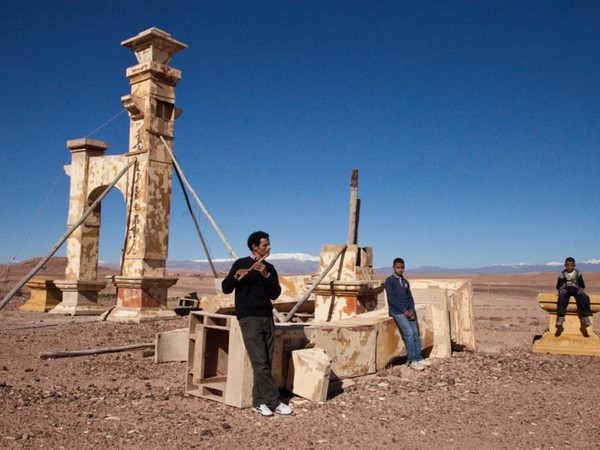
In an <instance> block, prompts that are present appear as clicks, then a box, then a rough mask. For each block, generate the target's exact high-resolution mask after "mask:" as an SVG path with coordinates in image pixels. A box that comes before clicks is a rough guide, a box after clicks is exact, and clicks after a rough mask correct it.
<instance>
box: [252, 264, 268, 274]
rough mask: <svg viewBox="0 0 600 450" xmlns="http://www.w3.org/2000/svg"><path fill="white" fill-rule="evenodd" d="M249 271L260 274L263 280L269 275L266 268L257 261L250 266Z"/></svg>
mask: <svg viewBox="0 0 600 450" xmlns="http://www.w3.org/2000/svg"><path fill="white" fill-rule="evenodd" d="M251 269H252V270H256V271H257V272H260V274H261V275H262V276H263V277H265V278H266V277H267V275H269V272H268V271H267V266H266V265H265V264H263V263H261V262H258V261H257V262H255V263H254V264H252V267H251Z"/></svg>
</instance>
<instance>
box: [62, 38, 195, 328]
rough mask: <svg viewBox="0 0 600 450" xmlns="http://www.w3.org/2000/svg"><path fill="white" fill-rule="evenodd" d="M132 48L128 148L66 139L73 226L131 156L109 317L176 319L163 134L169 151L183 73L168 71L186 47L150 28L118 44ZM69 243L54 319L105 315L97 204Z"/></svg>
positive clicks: (124, 180) (120, 187) (168, 168)
mask: <svg viewBox="0 0 600 450" xmlns="http://www.w3.org/2000/svg"><path fill="white" fill-rule="evenodd" d="M121 44H122V45H123V46H125V47H127V48H129V49H131V50H132V51H133V53H134V54H135V56H136V59H137V61H138V64H137V65H135V66H133V67H130V68H128V69H127V77H128V78H129V81H130V85H131V94H129V95H126V96H124V97H122V98H121V101H122V103H123V106H124V107H125V109H126V110H127V112H128V113H129V117H130V131H129V146H128V151H127V153H125V154H122V155H115V156H112V155H111V156H105V155H104V152H105V151H106V149H107V148H108V144H107V143H105V142H102V141H96V140H93V139H87V138H83V139H75V140H70V141H68V142H67V146H68V148H69V149H70V150H71V155H72V156H71V164H70V165H68V166H66V167H65V171H66V172H67V174H68V175H69V176H70V177H71V190H70V197H69V217H68V221H67V224H68V225H69V226H71V225H73V224H75V223H76V222H77V221H78V220H79V219H80V217H81V215H82V213H83V212H84V211H85V210H86V209H87V207H88V206H89V205H90V204H91V203H92V202H93V201H94V200H95V199H96V198H98V196H99V195H100V194H101V193H102V192H104V190H105V189H106V188H107V186H108V185H109V184H110V183H111V182H112V181H113V180H114V178H115V176H116V175H117V174H118V173H119V172H120V171H121V170H122V169H123V168H125V167H126V166H127V164H129V163H130V162H131V160H132V158H133V159H135V161H136V163H135V164H134V165H133V166H132V167H131V168H130V169H129V171H128V172H127V174H126V176H124V177H123V178H121V180H119V182H118V183H117V185H116V187H117V189H118V190H119V191H120V192H121V193H122V194H123V196H124V199H125V204H126V208H127V219H126V230H125V244H124V248H123V255H122V259H121V271H120V275H119V276H115V277H113V279H112V281H113V283H114V285H115V286H116V288H117V305H116V307H115V308H114V309H113V310H112V311H111V312H110V314H109V316H108V320H115V321H140V320H144V319H151V318H156V317H164V316H172V315H174V314H175V313H174V312H173V311H172V310H170V309H168V308H167V290H168V288H169V287H170V286H172V285H174V284H175V283H176V282H177V278H169V277H166V276H165V275H166V261H167V251H168V242H169V216H170V203H171V182H172V162H171V158H170V156H169V153H168V151H167V149H166V148H165V146H164V144H163V143H162V140H161V137H162V138H163V139H164V140H165V141H166V142H167V143H169V145H170V146H171V148H172V143H173V139H174V124H175V119H176V118H177V117H178V116H179V115H180V114H181V110H180V109H178V108H176V107H175V86H176V85H177V82H178V81H179V80H180V79H181V72H180V71H179V70H177V69H175V68H173V67H171V66H169V62H170V60H171V58H172V56H173V55H174V54H175V53H177V52H178V51H180V50H183V49H185V48H186V47H187V46H186V45H185V44H183V43H181V42H178V41H176V40H174V39H172V38H171V36H170V34H168V33H166V32H164V31H162V30H159V29H157V28H150V29H148V30H146V31H143V32H141V33H140V34H138V35H137V36H135V37H133V38H131V39H128V40H126V41H124V42H122V43H121ZM96 209H97V210H96V211H94V212H93V214H92V215H91V216H90V217H89V218H88V219H87V220H86V221H85V222H84V223H83V224H82V225H80V226H79V227H78V228H77V230H75V232H74V233H73V234H72V235H71V236H70V237H69V239H68V240H67V269H66V272H65V279H64V280H56V286H57V287H59V288H60V289H61V290H62V291H63V301H62V303H61V304H59V305H58V306H57V307H56V308H54V309H53V310H52V311H51V312H52V313H55V314H71V315H80V314H101V313H102V312H103V311H104V310H105V309H106V308H104V307H102V306H101V305H98V303H97V300H98V292H99V291H100V290H102V289H103V288H104V287H105V286H106V282H105V281H98V280H97V267H98V243H99V230H100V219H101V214H100V212H101V211H100V206H98V207H97V208H96Z"/></svg>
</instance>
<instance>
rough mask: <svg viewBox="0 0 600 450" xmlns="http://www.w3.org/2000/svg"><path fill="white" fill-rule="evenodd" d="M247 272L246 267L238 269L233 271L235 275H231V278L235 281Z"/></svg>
mask: <svg viewBox="0 0 600 450" xmlns="http://www.w3.org/2000/svg"><path fill="white" fill-rule="evenodd" d="M247 273H248V269H238V270H237V271H236V272H235V275H233V278H234V279H235V280H236V281H237V280H239V279H240V278H242V277H245V276H246V274H247Z"/></svg>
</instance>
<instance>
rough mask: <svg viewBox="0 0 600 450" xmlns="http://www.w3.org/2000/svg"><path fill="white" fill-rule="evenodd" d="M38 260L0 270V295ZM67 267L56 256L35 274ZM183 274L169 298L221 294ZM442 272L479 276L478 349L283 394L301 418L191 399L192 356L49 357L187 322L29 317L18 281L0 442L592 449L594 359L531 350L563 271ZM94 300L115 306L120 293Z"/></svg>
mask: <svg viewBox="0 0 600 450" xmlns="http://www.w3.org/2000/svg"><path fill="white" fill-rule="evenodd" d="M33 265H34V262H31V261H29V262H25V263H22V264H19V265H13V266H10V268H8V269H7V268H6V267H5V266H0V274H1V275H2V277H1V281H0V294H1V296H2V298H3V297H4V295H5V294H6V293H7V292H8V291H9V290H10V289H11V288H12V287H13V286H14V285H16V283H17V282H18V281H19V280H20V279H21V278H22V277H23V276H24V274H26V273H27V272H28V271H29V270H30V269H31V267H33ZM63 273H64V261H61V260H60V259H57V260H53V261H51V262H50V263H48V264H47V266H46V267H45V268H44V270H43V271H42V272H41V273H40V274H44V275H57V278H61V277H62V274H63ZM101 273H102V274H108V272H106V271H104V272H102V271H101ZM177 276H179V277H180V281H179V282H178V284H177V285H176V287H175V288H174V289H171V290H170V295H171V296H172V297H173V299H172V300H171V302H175V303H174V304H176V299H177V298H179V297H181V296H184V295H185V294H187V293H189V292H198V294H200V295H202V294H205V293H209V292H211V290H212V289H213V287H212V286H213V281H212V279H211V278H210V277H208V276H207V275H202V274H177ZM406 276H407V278H409V279H417V278H433V277H432V276H429V275H428V276H419V275H418V274H412V273H407V274H406ZM584 277H585V279H586V283H587V285H588V288H587V291H588V292H589V293H595V294H597V293H600V274H592V273H590V274H584ZM437 278H469V279H471V281H472V284H473V302H474V310H475V332H476V340H477V350H476V351H475V352H455V353H454V354H453V356H452V358H449V359H444V360H435V361H434V364H433V366H432V367H431V368H430V369H428V370H426V371H424V372H415V371H412V370H411V369H409V368H407V367H406V366H404V365H400V364H398V365H395V366H391V367H389V368H387V369H385V370H384V371H382V372H381V373H377V374H373V375H369V376H365V377H359V378H355V379H354V380H353V381H354V382H355V384H354V385H353V386H351V387H349V388H347V389H345V390H344V391H342V392H338V393H336V394H334V395H333V396H332V397H331V398H328V400H327V401H326V402H324V403H321V404H315V403H311V402H309V401H307V400H304V399H302V398H300V397H296V396H293V395H291V394H290V393H286V392H284V393H283V396H284V399H285V400H286V401H289V403H290V405H291V406H292V407H293V409H294V414H293V415H292V416H289V417H284V416H275V417H272V418H263V417H262V416H259V415H257V414H256V413H255V412H253V411H252V410H250V409H243V410H240V409H237V408H233V407H230V406H226V405H224V404H221V403H219V402H214V401H210V400H206V399H201V398H197V397H192V396H189V395H186V394H185V386H184V373H185V363H183V362H177V363H164V364H155V363H154V359H153V358H152V357H151V356H149V355H148V351H144V350H137V351H129V352H121V353H106V354H98V355H89V356H78V357H72V358H59V359H41V358H40V353H41V352H47V351H57V350H81V349H92V348H98V347H111V346H123V345H129V344H138V343H151V342H153V341H154V338H155V335H156V333H157V332H160V331H167V330H172V329H177V328H185V327H187V325H188V317H185V316H183V317H178V318H175V319H170V320H158V321H153V322H145V323H141V324H122V323H113V322H106V321H101V320H99V319H98V318H97V317H71V316H55V315H49V314H45V313H32V312H23V311H20V310H19V309H18V307H19V306H21V305H22V304H23V303H24V302H25V301H26V300H27V299H28V298H29V292H28V289H27V288H26V287H24V288H23V289H22V290H21V291H20V292H19V294H18V295H16V296H15V297H14V298H13V299H12V300H11V301H10V302H9V303H8V304H7V305H6V306H5V307H4V308H3V309H2V310H0V339H1V340H2V345H1V346H0V408H1V412H0V447H1V448H7V449H21V448H23V449H25V448H26V449H33V448H45V449H90V448H102V449H124V448H127V449H144V450H149V449H193V448H277V449H286V448H294V449H354V448H356V449H358V448H373V449H384V448H394V449H431V448H438V449H480V448H485V449H515V448H525V449H563V448H573V449H579V448H581V449H583V448H598V445H599V444H598V443H599V442H600V429H599V428H598V426H597V424H596V423H595V420H596V413H597V410H598V408H597V405H598V404H599V403H600V386H599V385H598V382H597V378H596V377H597V374H598V373H599V372H600V358H597V357H587V356H564V355H544V354H536V353H532V351H531V347H532V342H533V340H534V339H535V337H536V336H539V335H541V334H542V333H543V332H544V331H545V330H546V329H547V328H548V314H547V313H546V312H545V311H543V310H542V309H541V308H540V307H539V306H538V304H537V301H536V295H537V293H539V292H553V291H554V284H555V280H556V274H553V273H545V274H528V275H486V276H484V275H460V276H443V277H442V276H440V277H437ZM100 303H102V304H105V305H106V306H107V309H108V308H109V307H111V306H113V304H114V288H107V290H106V291H105V292H103V295H102V297H101V299H100ZM594 331H595V332H596V333H598V332H599V331H600V329H599V326H598V325H597V324H595V325H594Z"/></svg>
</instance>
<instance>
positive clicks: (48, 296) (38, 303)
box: [19, 277, 62, 312]
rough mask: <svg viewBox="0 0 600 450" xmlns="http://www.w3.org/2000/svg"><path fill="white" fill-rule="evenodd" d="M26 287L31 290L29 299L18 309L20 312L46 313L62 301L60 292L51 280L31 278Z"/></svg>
mask: <svg viewBox="0 0 600 450" xmlns="http://www.w3.org/2000/svg"><path fill="white" fill-rule="evenodd" d="M27 287H28V288H29V289H31V297H30V298H29V300H27V302H26V303H24V304H23V305H21V306H20V307H19V309H20V310H21V311H34V312H48V311H50V310H51V309H52V308H54V307H55V306H57V305H58V304H59V303H60V302H61V301H62V292H61V290H60V289H58V288H57V287H56V285H55V284H54V280H52V279H48V278H44V277H33V278H32V279H31V280H29V281H28V282H27Z"/></svg>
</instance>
